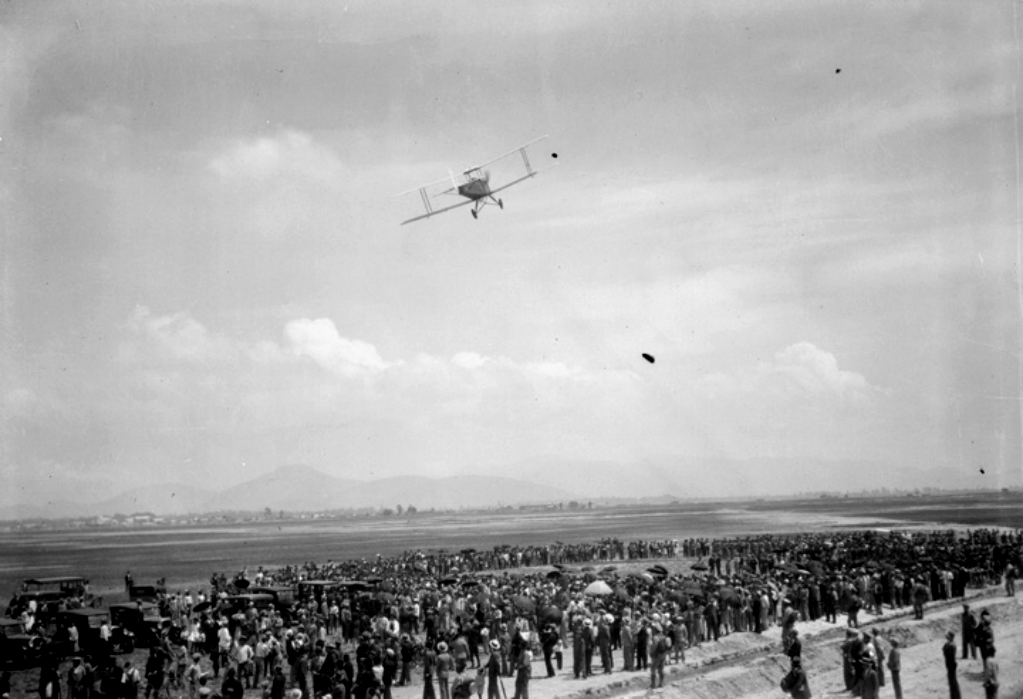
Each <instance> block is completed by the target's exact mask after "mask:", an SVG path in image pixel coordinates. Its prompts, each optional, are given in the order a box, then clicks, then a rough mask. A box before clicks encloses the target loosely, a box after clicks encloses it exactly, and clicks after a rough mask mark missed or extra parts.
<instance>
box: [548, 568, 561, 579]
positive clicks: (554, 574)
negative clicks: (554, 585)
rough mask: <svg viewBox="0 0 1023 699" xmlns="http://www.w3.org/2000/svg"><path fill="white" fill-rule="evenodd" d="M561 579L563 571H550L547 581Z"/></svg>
mask: <svg viewBox="0 0 1023 699" xmlns="http://www.w3.org/2000/svg"><path fill="white" fill-rule="evenodd" d="M560 577H561V571H560V570H550V571H547V579H548V580H556V579H558V578H560Z"/></svg>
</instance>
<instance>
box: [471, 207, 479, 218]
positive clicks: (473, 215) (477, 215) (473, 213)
mask: <svg viewBox="0 0 1023 699" xmlns="http://www.w3.org/2000/svg"><path fill="white" fill-rule="evenodd" d="M469 213H471V214H472V217H473V218H479V217H480V215H479V214H477V213H476V210H475V209H474V210H472V211H470V212H469Z"/></svg>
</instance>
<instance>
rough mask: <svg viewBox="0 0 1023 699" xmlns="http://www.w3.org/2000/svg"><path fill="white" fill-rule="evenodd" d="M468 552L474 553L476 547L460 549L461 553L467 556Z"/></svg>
mask: <svg viewBox="0 0 1023 699" xmlns="http://www.w3.org/2000/svg"><path fill="white" fill-rule="evenodd" d="M470 553H476V549H462V555H465V556H468V555H469V554H470Z"/></svg>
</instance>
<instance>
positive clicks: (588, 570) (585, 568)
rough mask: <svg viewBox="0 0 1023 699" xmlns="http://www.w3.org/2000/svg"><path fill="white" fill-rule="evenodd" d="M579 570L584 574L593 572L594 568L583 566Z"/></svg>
mask: <svg viewBox="0 0 1023 699" xmlns="http://www.w3.org/2000/svg"><path fill="white" fill-rule="evenodd" d="M579 570H581V571H583V572H584V573H588V572H590V571H592V570H594V567H593V566H583V567H582V568H580V569H579Z"/></svg>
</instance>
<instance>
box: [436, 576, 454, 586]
mask: <svg viewBox="0 0 1023 699" xmlns="http://www.w3.org/2000/svg"><path fill="white" fill-rule="evenodd" d="M457 582H458V578H455V577H452V576H448V577H446V578H441V579H440V580H438V581H437V584H438V585H454V584H455V583H457Z"/></svg>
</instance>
